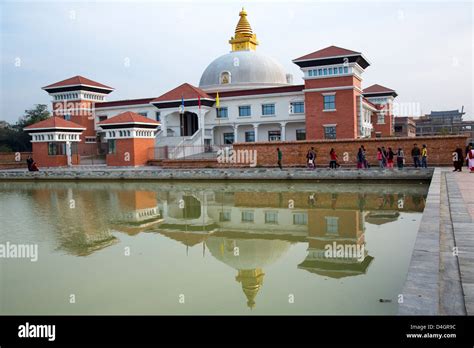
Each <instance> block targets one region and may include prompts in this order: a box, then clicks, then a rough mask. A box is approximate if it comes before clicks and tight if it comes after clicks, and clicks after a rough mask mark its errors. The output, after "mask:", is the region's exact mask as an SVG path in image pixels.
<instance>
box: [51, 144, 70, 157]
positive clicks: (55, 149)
mask: <svg viewBox="0 0 474 348" xmlns="http://www.w3.org/2000/svg"><path fill="white" fill-rule="evenodd" d="M65 154H66V144H65V143H48V155H49V156H61V155H65Z"/></svg>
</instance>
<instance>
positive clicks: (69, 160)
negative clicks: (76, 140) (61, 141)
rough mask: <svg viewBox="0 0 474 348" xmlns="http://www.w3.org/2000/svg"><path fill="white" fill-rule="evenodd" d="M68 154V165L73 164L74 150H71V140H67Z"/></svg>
mask: <svg viewBox="0 0 474 348" xmlns="http://www.w3.org/2000/svg"><path fill="white" fill-rule="evenodd" d="M66 156H67V165H68V166H72V151H71V142H70V141H66Z"/></svg>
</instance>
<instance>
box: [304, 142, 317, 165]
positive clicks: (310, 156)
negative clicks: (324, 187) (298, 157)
mask: <svg viewBox="0 0 474 348" xmlns="http://www.w3.org/2000/svg"><path fill="white" fill-rule="evenodd" d="M306 165H307V167H308V168H311V169H314V168H316V151H314V147H311V149H309V150H308V152H307V153H306Z"/></svg>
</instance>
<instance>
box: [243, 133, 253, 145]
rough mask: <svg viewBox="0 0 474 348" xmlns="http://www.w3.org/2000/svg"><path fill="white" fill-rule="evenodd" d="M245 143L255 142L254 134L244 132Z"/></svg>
mask: <svg viewBox="0 0 474 348" xmlns="http://www.w3.org/2000/svg"><path fill="white" fill-rule="evenodd" d="M245 142H246V143H253V142H255V132H254V131H247V132H245Z"/></svg>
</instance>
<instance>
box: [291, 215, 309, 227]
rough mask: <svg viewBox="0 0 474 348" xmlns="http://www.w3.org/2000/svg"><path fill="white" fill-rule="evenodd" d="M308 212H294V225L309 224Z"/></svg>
mask: <svg viewBox="0 0 474 348" xmlns="http://www.w3.org/2000/svg"><path fill="white" fill-rule="evenodd" d="M307 224H308V214H306V213H295V214H293V225H307Z"/></svg>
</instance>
